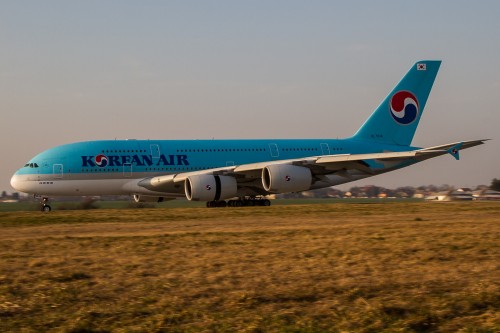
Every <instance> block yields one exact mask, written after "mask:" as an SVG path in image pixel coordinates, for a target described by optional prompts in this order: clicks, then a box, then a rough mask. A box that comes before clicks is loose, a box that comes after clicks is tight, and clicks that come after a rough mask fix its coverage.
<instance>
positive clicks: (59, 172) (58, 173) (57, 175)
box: [52, 164, 64, 179]
mask: <svg viewBox="0 0 500 333" xmlns="http://www.w3.org/2000/svg"><path fill="white" fill-rule="evenodd" d="M52 172H53V175H54V179H62V178H63V174H64V166H63V165H62V164H54V165H52Z"/></svg>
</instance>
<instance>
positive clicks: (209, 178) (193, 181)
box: [184, 175, 238, 201]
mask: <svg viewBox="0 0 500 333" xmlns="http://www.w3.org/2000/svg"><path fill="white" fill-rule="evenodd" d="M184 191H185V193H186V198H187V199H188V200H193V201H218V200H224V199H229V198H233V197H235V196H236V193H237V191H238V187H237V184H236V179H235V178H233V177H229V176H213V175H199V176H191V177H188V178H187V179H186V182H185V183H184Z"/></svg>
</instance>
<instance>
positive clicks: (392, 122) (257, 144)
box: [11, 61, 486, 211]
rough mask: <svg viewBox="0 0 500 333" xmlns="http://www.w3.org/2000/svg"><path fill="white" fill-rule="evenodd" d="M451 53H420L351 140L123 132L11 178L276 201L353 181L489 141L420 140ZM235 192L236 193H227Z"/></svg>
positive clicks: (151, 197)
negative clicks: (425, 56)
mask: <svg viewBox="0 0 500 333" xmlns="http://www.w3.org/2000/svg"><path fill="white" fill-rule="evenodd" d="M440 65H441V61H419V62H417V63H415V64H414V65H413V66H411V68H410V70H409V71H408V73H407V74H406V75H405V76H404V77H403V79H402V80H401V81H400V82H399V83H398V84H397V85H396V87H395V88H394V89H393V90H392V91H391V92H390V93H389V95H387V97H386V98H385V99H384V100H383V101H382V103H381V104H380V105H379V106H378V107H377V108H376V109H375V111H374V112H373V113H372V114H371V116H370V117H369V118H368V119H367V120H366V122H365V123H364V124H363V125H362V126H361V128H360V129H359V130H358V131H357V132H356V133H355V134H354V135H353V136H352V137H350V138H346V139H289V140H273V139H269V140H267V139H266V140H192V141H191V140H190V141H187V140H182V141H180V140H179V141H172V140H169V141H166V140H114V141H89V142H78V143H70V144H66V145H62V146H58V147H55V148H51V149H48V150H46V151H44V152H42V153H40V154H38V155H37V156H35V157H33V158H32V159H31V160H30V161H29V162H28V163H26V164H25V165H24V167H22V168H21V169H19V170H18V171H17V172H16V173H15V174H14V176H13V177H12V179H11V185H12V187H13V188H15V189H16V190H18V191H21V192H26V193H31V194H34V195H35V196H39V197H40V198H42V203H43V205H42V210H44V211H50V210H51V208H50V205H49V204H48V197H49V196H84V195H123V194H128V195H132V196H133V197H134V200H136V201H138V202H139V201H154V202H161V201H164V200H173V199H175V198H179V197H186V198H187V199H188V200H194V201H206V202H207V207H224V206H226V205H229V206H243V205H244V206H248V205H251V206H253V205H264V206H269V205H270V201H269V200H268V199H266V195H269V194H276V193H287V192H300V191H306V190H314V189H319V188H323V187H328V186H333V185H338V184H343V183H347V182H351V181H355V180H359V179H362V178H366V177H370V176H374V175H378V174H381V173H385V172H389V171H392V170H396V169H400V168H404V167H407V166H410V165H413V164H415V163H418V162H421V161H424V160H426V159H429V158H432V157H436V156H440V155H445V154H450V155H452V156H453V157H454V158H455V159H457V160H458V159H459V151H460V150H462V149H465V148H470V147H473V146H477V145H480V144H483V143H484V142H485V141H486V140H475V141H461V142H455V143H449V144H445V145H440V146H435V147H430V148H418V147H414V146H412V145H411V142H412V139H413V136H414V134H415V130H416V129H417V125H418V123H419V121H420V117H421V116H422V113H423V111H424V108H425V104H426V103H427V98H428V96H429V93H430V91H431V88H432V85H433V83H434V79H435V78H436V75H437V72H438V70H439V66H440ZM226 200H229V201H226Z"/></svg>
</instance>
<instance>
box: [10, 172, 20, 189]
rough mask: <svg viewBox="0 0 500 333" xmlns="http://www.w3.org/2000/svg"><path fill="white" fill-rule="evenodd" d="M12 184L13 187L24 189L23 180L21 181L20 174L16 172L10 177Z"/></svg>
mask: <svg viewBox="0 0 500 333" xmlns="http://www.w3.org/2000/svg"><path fill="white" fill-rule="evenodd" d="M10 186H12V188H14V189H15V190H17V191H21V192H22V191H23V189H22V181H21V179H20V177H19V175H17V173H16V174H14V175H13V176H12V178H11V179H10Z"/></svg>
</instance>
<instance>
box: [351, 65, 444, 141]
mask: <svg viewBox="0 0 500 333" xmlns="http://www.w3.org/2000/svg"><path fill="white" fill-rule="evenodd" d="M440 65H441V61H437V60H425V61H419V62H417V63H415V65H413V66H412V67H411V68H410V70H409V71H408V73H406V75H405V76H404V77H403V79H402V80H401V81H400V82H399V83H398V84H397V85H396V87H395V88H394V89H393V90H392V91H391V93H390V94H389V95H388V96H387V97H386V98H385V99H384V101H383V102H382V104H380V105H379V107H378V108H377V109H376V110H375V111H374V112H373V113H372V115H371V116H370V118H368V120H366V122H365V123H364V124H363V126H361V128H360V129H359V130H358V131H357V132H356V134H354V136H353V137H352V139H356V140H369V141H374V142H380V143H388V144H397V145H401V146H409V145H410V144H411V141H412V139H413V136H414V135H415V130H416V129H417V126H418V122H419V121H420V117H421V116H422V113H423V112H424V107H425V103H426V102H427V97H429V93H430V91H431V88H432V84H433V83H434V79H435V78H436V75H437V72H438V70H439V66H440Z"/></svg>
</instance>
